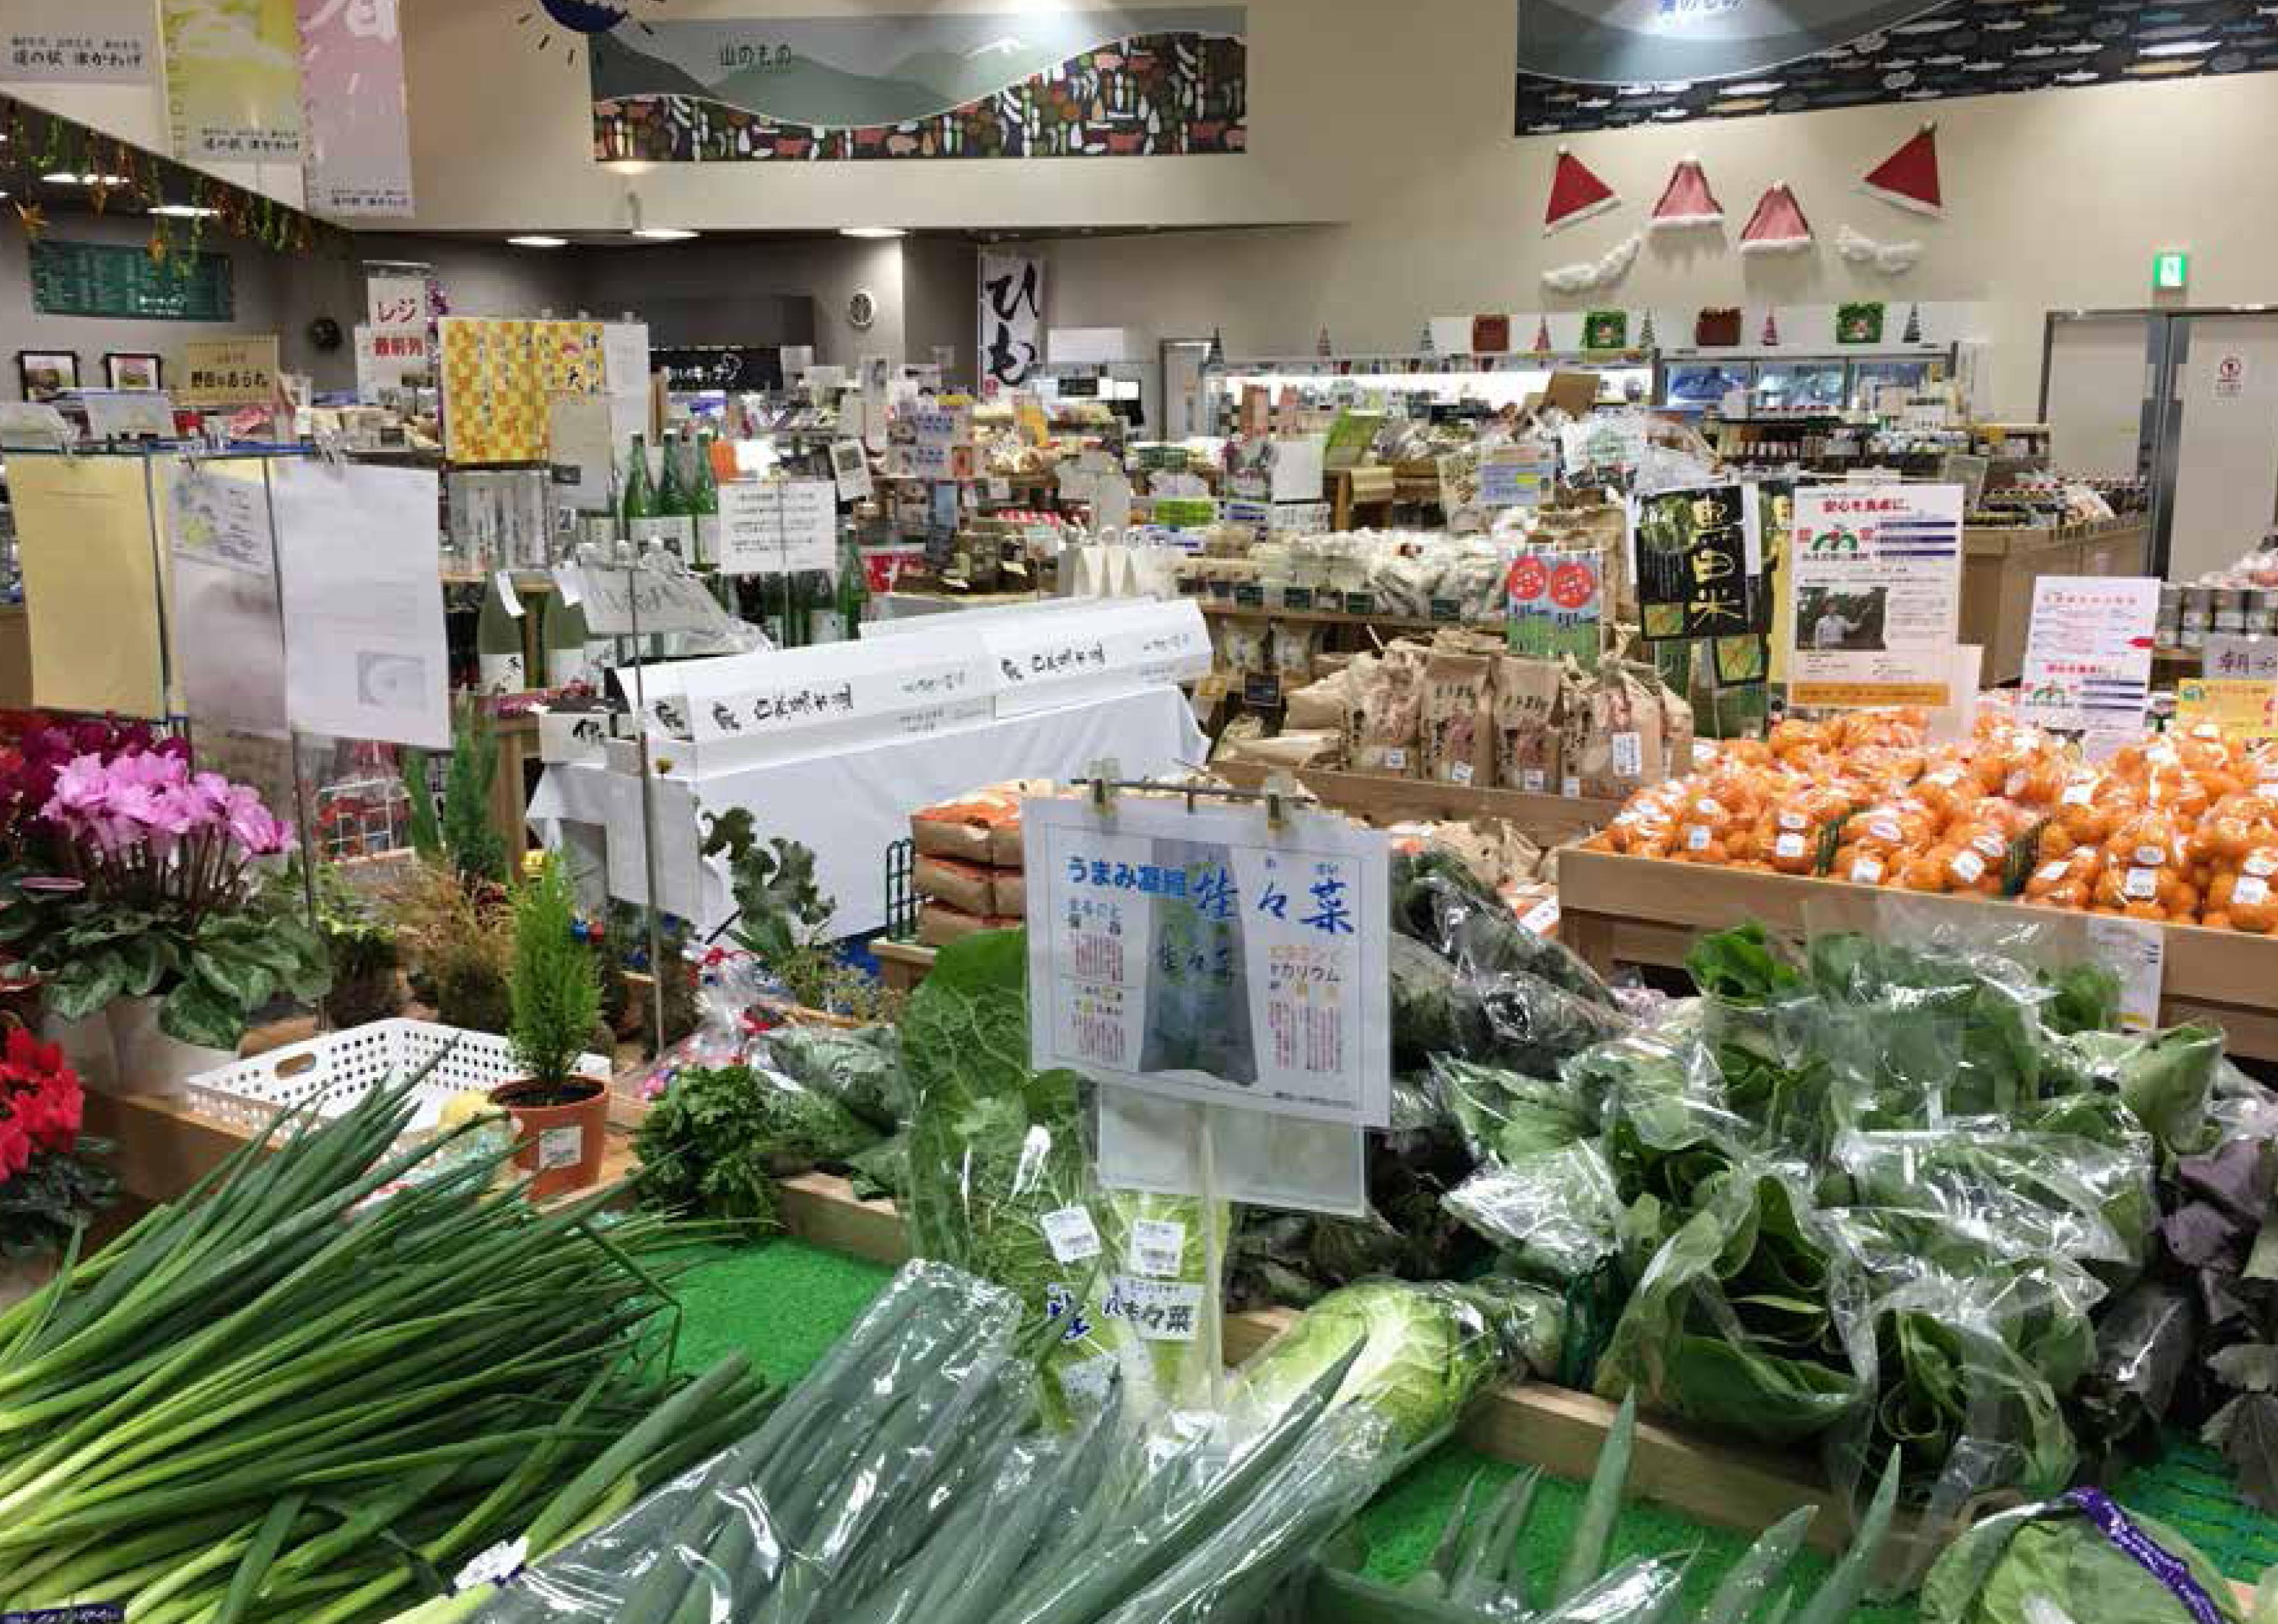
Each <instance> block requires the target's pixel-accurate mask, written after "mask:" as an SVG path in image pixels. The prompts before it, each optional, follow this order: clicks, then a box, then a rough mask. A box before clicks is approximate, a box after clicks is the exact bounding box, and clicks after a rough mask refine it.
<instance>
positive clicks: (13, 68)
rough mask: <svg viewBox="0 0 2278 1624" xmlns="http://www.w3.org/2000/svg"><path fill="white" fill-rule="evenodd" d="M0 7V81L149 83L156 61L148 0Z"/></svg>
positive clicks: (30, 0)
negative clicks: (0, 15) (1, 14)
mask: <svg viewBox="0 0 2278 1624" xmlns="http://www.w3.org/2000/svg"><path fill="white" fill-rule="evenodd" d="M0 10H4V12H5V15H4V17H0V80H8V81H9V82H11V83H25V82H39V83H45V84H58V85H97V84H110V85H140V84H147V83H148V82H149V80H150V77H151V72H150V70H151V68H152V67H153V66H154V65H156V64H157V48H156V45H155V43H154V42H153V38H152V34H153V25H154V23H155V21H156V18H155V15H154V13H153V12H152V10H151V7H150V4H149V0H8V4H7V5H6V6H5V7H4V8H0Z"/></svg>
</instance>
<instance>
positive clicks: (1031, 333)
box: [981, 254, 1044, 395]
mask: <svg viewBox="0 0 2278 1624" xmlns="http://www.w3.org/2000/svg"><path fill="white" fill-rule="evenodd" d="M1043 332H1044V267H1043V263H1042V262H1041V261H1038V260H1033V259H1029V258H1027V257H1025V256H1024V255H1012V254H983V255H982V256H981V393H983V394H986V395H994V394H995V393H997V392H998V390H1000V389H1017V388H1018V387H1020V385H1022V384H1024V383H1026V382H1027V381H1028V375H1029V374H1030V373H1032V372H1034V371H1035V370H1036V365H1037V363H1038V362H1041V361H1043V358H1044V352H1043Z"/></svg>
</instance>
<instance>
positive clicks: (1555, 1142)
mask: <svg viewBox="0 0 2278 1624" xmlns="http://www.w3.org/2000/svg"><path fill="white" fill-rule="evenodd" d="M1432 1086H1433V1091H1434V1093H1435V1094H1437V1095H1438V1097H1439V1100H1440V1103H1441V1108H1442V1109H1445V1110H1446V1111H1447V1113H1448V1115H1449V1117H1453V1118H1454V1119H1455V1122H1456V1126H1458V1127H1459V1128H1461V1129H1462V1130H1463V1133H1464V1140H1465V1141H1466V1142H1467V1143H1468V1144H1469V1145H1470V1146H1471V1147H1472V1155H1475V1156H1479V1157H1481V1158H1485V1157H1487V1156H1491V1155H1492V1156H1500V1157H1502V1159H1503V1160H1504V1161H1506V1162H1516V1161H1518V1160H1520V1159H1521V1158H1522V1157H1525V1156H1528V1155H1533V1154H1535V1153H1536V1152H1538V1151H1547V1150H1560V1149H1563V1148H1564V1147H1567V1146H1569V1145H1571V1144H1573V1143H1574V1142H1575V1141H1576V1140H1579V1139H1583V1138H1586V1136H1588V1135H1589V1134H1590V1133H1591V1132H1594V1129H1595V1126H1596V1123H1595V1120H1594V1118H1595V1102H1594V1101H1591V1100H1586V1099H1585V1098H1584V1097H1583V1096H1582V1094H1581V1092H1580V1091H1579V1089H1578V1088H1576V1087H1575V1086H1572V1085H1571V1084H1570V1083H1568V1082H1567V1081H1566V1080H1565V1079H1563V1078H1562V1077H1558V1076H1556V1075H1554V1076H1551V1077H1548V1078H1541V1077H1530V1076H1528V1075H1526V1074H1525V1073H1524V1072H1520V1071H1511V1070H1510V1069H1509V1068H1507V1067H1503V1066H1495V1065H1485V1064H1480V1063H1479V1062H1477V1061H1472V1060H1462V1059H1458V1058H1456V1056H1452V1055H1442V1056H1435V1057H1434V1058H1433V1062H1432Z"/></svg>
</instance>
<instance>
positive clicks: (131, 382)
mask: <svg viewBox="0 0 2278 1624" xmlns="http://www.w3.org/2000/svg"><path fill="white" fill-rule="evenodd" d="M164 366H165V362H164V361H163V360H161V359H160V358H159V357H158V356H157V355H151V354H149V352H147V351H143V350H112V351H111V352H110V353H109V354H108V355H104V356H103V377H104V378H105V379H106V380H107V381H108V382H109V384H110V385H111V387H112V388H113V389H131V390H134V391H136V392H138V393H146V394H155V393H157V391H158V390H160V389H162V388H164V385H162V384H161V383H160V382H159V381H158V376H159V373H160V372H161V371H162V370H164Z"/></svg>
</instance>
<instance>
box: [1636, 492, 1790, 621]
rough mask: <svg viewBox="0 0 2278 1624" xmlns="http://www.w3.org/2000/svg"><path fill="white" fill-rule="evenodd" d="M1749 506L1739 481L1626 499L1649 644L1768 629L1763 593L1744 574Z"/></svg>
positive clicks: (1640, 610) (1747, 556)
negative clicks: (1754, 587)
mask: <svg viewBox="0 0 2278 1624" xmlns="http://www.w3.org/2000/svg"><path fill="white" fill-rule="evenodd" d="M1748 507H1749V504H1748V502H1747V499H1746V498H1745V496H1744V494H1743V491H1742V487H1740V486H1739V485H1736V484H1728V485H1704V486H1698V487H1695V488H1693V489H1690V490H1681V491H1659V492H1655V493H1654V494H1653V495H1651V496H1641V497H1639V498H1637V499H1635V500H1633V501H1632V503H1631V504H1630V556H1631V559H1632V568H1633V570H1634V573H1635V576H1636V579H1637V596H1638V616H1639V619H1640V621H1641V623H1642V626H1643V629H1644V633H1645V637H1646V640H1647V642H1648V643H1655V642H1662V641H1665V640H1668V639H1671V638H1683V637H1737V636H1739V635H1740V634H1741V633H1743V632H1748V631H1762V630H1763V629H1765V619H1766V616H1765V614H1764V613H1763V610H1764V608H1765V606H1764V605H1763V603H1762V594H1761V593H1759V592H1756V591H1753V590H1752V588H1751V583H1750V579H1749V573H1750V572H1749V568H1748V566H1749V562H1750V555H1751V553H1753V551H1754V549H1753V548H1752V547H1751V545H1750V543H1751V541H1752V540H1753V538H1754V531H1753V530H1751V529H1750V528H1749V523H1748V519H1749V514H1748V511H1747V509H1748Z"/></svg>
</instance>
